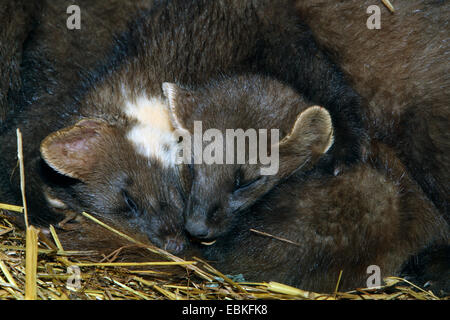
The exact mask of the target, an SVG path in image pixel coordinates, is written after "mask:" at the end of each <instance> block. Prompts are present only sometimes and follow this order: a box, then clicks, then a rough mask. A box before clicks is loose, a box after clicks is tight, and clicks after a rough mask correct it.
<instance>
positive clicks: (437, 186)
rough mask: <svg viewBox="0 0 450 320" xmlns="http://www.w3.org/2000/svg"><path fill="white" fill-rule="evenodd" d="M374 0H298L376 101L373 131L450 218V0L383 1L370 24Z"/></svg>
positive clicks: (323, 40) (327, 45) (321, 38)
mask: <svg viewBox="0 0 450 320" xmlns="http://www.w3.org/2000/svg"><path fill="white" fill-rule="evenodd" d="M373 4H375V3H374V1H370V0H363V1H360V0H350V1H326V0H317V1H297V8H298V13H299V15H300V17H301V18H302V20H303V21H305V22H306V23H307V24H308V25H310V27H311V29H312V32H313V34H314V37H315V38H316V40H317V41H318V42H319V43H320V45H321V48H323V49H324V50H326V51H327V52H328V53H329V54H330V56H331V57H332V59H333V61H335V62H336V63H337V64H338V65H339V66H340V67H342V69H343V71H344V73H345V74H346V75H347V76H348V77H349V79H350V81H351V83H352V86H353V87H354V88H355V89H356V91H357V92H358V93H359V94H360V95H361V96H362V97H363V98H365V99H366V100H367V101H368V104H364V105H363V106H368V109H367V112H366V113H367V116H368V122H369V124H370V130H371V132H370V136H371V137H372V138H376V139H377V140H380V141H383V143H386V144H388V145H389V146H391V147H392V148H393V149H394V150H396V152H397V153H398V156H399V158H400V159H401V161H402V162H403V163H404V164H405V165H406V167H407V169H408V171H409V173H410V174H411V176H412V177H413V178H414V179H416V180H417V181H418V183H419V185H420V186H421V187H422V189H423V190H424V192H425V193H426V194H427V196H428V197H429V198H430V199H432V201H433V202H434V203H435V205H436V206H437V207H438V208H439V210H440V211H441V212H442V213H443V214H444V215H445V216H446V219H447V222H450V213H449V204H450V199H449V195H450V184H449V181H450V130H449V128H450V126H449V123H450V120H449V119H450V107H449V101H450V70H449V63H448V56H449V52H450V47H449V43H450V42H449V41H450V39H449V37H450V29H449V24H448V17H449V15H450V3H449V2H448V1H440V0H426V1H423V0H411V1H396V2H395V3H393V4H394V7H395V13H391V12H389V11H388V10H387V9H386V8H385V7H384V6H383V5H382V4H381V3H380V4H379V7H380V12H381V16H380V19H381V25H380V29H373V30H371V29H368V28H367V26H366V22H367V19H368V18H369V16H370V15H371V13H367V8H368V7H369V6H370V5H373Z"/></svg>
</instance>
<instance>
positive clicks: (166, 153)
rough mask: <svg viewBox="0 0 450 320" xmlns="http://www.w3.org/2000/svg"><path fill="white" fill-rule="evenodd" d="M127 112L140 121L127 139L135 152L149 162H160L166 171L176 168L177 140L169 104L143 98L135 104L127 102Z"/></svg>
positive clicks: (129, 100) (162, 100)
mask: <svg viewBox="0 0 450 320" xmlns="http://www.w3.org/2000/svg"><path fill="white" fill-rule="evenodd" d="M124 111H125V114H126V115H127V116H128V117H129V118H130V119H135V120H137V123H136V125H134V126H133V127H132V128H131V129H130V131H129V132H128V133H127V139H128V140H129V141H131V142H132V143H133V145H134V146H135V148H136V151H137V152H138V153H139V154H141V155H143V156H145V157H147V158H154V159H158V160H160V161H161V163H162V164H163V165H164V166H166V167H169V166H173V165H175V162H176V161H175V160H176V150H177V139H176V137H175V134H174V128H173V127H172V124H171V122H170V118H169V110H168V105H167V103H166V101H165V100H164V99H163V98H161V97H147V96H144V95H142V96H139V97H137V98H136V99H134V100H131V99H126V100H125V106H124Z"/></svg>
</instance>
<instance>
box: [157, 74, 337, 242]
mask: <svg viewBox="0 0 450 320" xmlns="http://www.w3.org/2000/svg"><path fill="white" fill-rule="evenodd" d="M163 90H164V93H165V95H166V96H167V98H168V101H169V108H170V111H171V120H172V124H173V126H174V127H175V129H177V130H178V133H179V134H180V136H182V138H183V141H184V144H183V148H182V149H183V152H182V153H183V154H182V156H183V158H182V160H183V161H184V163H185V166H184V168H185V169H186V170H187V171H189V172H190V173H191V175H192V179H191V184H190V185H189V186H188V187H187V188H186V189H190V194H189V197H188V199H187V203H186V206H185V227H186V230H187V231H188V232H189V233H190V234H191V235H192V236H194V237H195V238H200V239H202V240H203V242H209V241H210V240H214V239H215V238H217V237H218V236H220V235H222V234H224V233H226V232H227V231H228V230H229V228H230V227H231V225H232V224H233V220H235V219H236V217H238V214H239V213H240V212H242V211H243V210H245V209H246V208H248V207H250V206H251V205H252V204H254V203H255V202H256V201H257V200H258V199H260V198H261V197H262V196H263V195H264V194H266V193H267V192H269V191H270V190H271V189H272V188H273V187H274V186H275V185H276V184H278V183H279V182H280V181H281V180H282V179H285V178H287V177H288V176H290V175H291V174H293V173H294V172H297V171H301V170H309V169H311V167H312V166H313V165H314V164H315V163H316V162H317V161H318V159H319V158H320V157H321V156H322V155H323V154H324V153H326V152H327V150H328V149H329V148H330V147H331V145H332V143H333V126H332V122H331V118H330V115H329V113H328V111H327V110H326V109H324V108H322V107H319V106H313V107H308V106H309V105H310V104H308V103H307V102H306V101H305V100H304V99H303V98H302V97H301V96H300V95H299V94H298V93H296V92H295V91H294V90H292V89H291V88H289V87H288V86H286V85H284V84H281V83H280V82H278V81H275V80H272V79H269V78H265V77H259V76H253V75H250V76H239V77H232V78H225V79H221V80H219V81H217V82H216V81H213V82H211V83H210V84H209V85H207V86H205V87H202V88H200V89H195V90H189V89H186V88H181V87H180V86H178V85H176V84H173V83H165V84H163ZM180 158H181V157H180Z"/></svg>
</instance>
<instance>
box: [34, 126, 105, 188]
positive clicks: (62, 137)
mask: <svg viewBox="0 0 450 320" xmlns="http://www.w3.org/2000/svg"><path fill="white" fill-rule="evenodd" d="M107 127H108V124H107V123H106V122H105V121H103V120H100V119H85V120H81V121H80V122H78V123H77V124H75V125H74V126H71V127H67V128H64V129H61V130H58V131H56V132H53V133H51V134H50V135H48V136H47V137H46V138H45V139H44V140H43V141H42V143H41V148H40V150H41V156H42V158H43V159H44V161H45V162H46V163H47V164H48V165H49V166H50V167H51V168H52V169H54V170H55V171H57V172H58V173H60V174H63V175H65V176H68V177H71V178H74V179H78V180H81V181H84V180H85V179H86V177H87V176H88V175H89V174H90V173H91V172H92V168H93V166H94V164H95V163H96V162H97V161H98V159H99V156H100V150H102V149H101V148H99V145H100V143H101V141H102V139H103V137H102V136H103V135H105V134H107V132H106V130H104V129H105V128H107Z"/></svg>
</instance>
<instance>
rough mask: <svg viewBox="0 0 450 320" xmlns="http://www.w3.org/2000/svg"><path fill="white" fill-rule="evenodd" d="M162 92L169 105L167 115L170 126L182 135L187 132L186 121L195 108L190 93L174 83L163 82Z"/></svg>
mask: <svg viewBox="0 0 450 320" xmlns="http://www.w3.org/2000/svg"><path fill="white" fill-rule="evenodd" d="M162 90H163V92H164V95H165V96H166V98H167V100H168V103H169V114H170V120H171V122H172V126H173V127H174V128H175V130H178V131H180V132H182V133H184V134H186V133H188V132H189V129H188V126H187V121H189V119H190V116H191V115H192V111H193V108H194V106H195V103H194V98H193V96H192V94H191V92H189V91H187V90H185V89H182V88H180V87H179V86H178V85H176V84H175V83H170V82H164V83H163V84H162Z"/></svg>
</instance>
